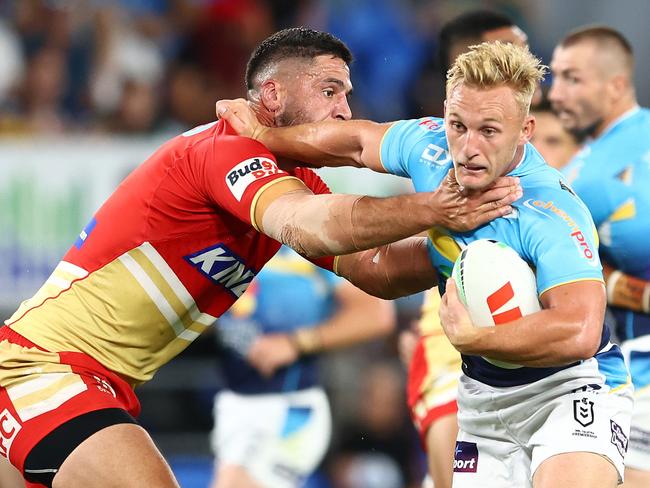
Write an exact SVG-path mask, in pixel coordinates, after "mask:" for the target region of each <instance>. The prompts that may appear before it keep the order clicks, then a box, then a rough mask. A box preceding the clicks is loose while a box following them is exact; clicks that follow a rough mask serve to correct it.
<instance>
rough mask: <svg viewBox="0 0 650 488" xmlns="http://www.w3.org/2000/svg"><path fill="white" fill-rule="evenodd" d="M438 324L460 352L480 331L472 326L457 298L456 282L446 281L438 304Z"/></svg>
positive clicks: (471, 342) (473, 340)
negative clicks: (444, 289) (445, 286)
mask: <svg viewBox="0 0 650 488" xmlns="http://www.w3.org/2000/svg"><path fill="white" fill-rule="evenodd" d="M439 314H440V323H441V324H442V328H443V329H444V331H445V334H447V337H448V338H449V342H451V344H452V345H453V346H454V347H455V348H456V349H457V350H458V351H460V352H464V351H465V350H466V347H467V346H468V345H471V344H473V343H474V342H475V341H476V339H478V337H479V334H480V332H481V329H480V328H479V327H476V326H475V325H474V324H472V320H471V319H470V318H469V313H467V309H465V306H464V305H463V304H462V303H461V301H460V299H459V298H458V290H457V289H456V282H455V281H454V280H453V279H451V278H450V279H448V280H447V288H446V291H445V294H444V295H443V296H442V302H441V304H440V310H439Z"/></svg>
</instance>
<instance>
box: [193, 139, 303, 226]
mask: <svg viewBox="0 0 650 488" xmlns="http://www.w3.org/2000/svg"><path fill="white" fill-rule="evenodd" d="M195 159H196V161H195V162H196V164H198V165H199V166H200V171H199V175H200V178H199V185H201V186H202V190H203V191H204V192H205V193H206V195H207V198H208V200H210V201H211V202H212V203H213V204H215V205H217V206H219V207H221V208H223V209H225V210H226V211H228V212H230V213H231V214H232V215H235V216H236V217H237V218H239V219H240V220H242V221H244V222H247V223H251V222H252V216H251V212H252V210H253V208H254V207H253V206H254V202H255V200H256V198H257V196H258V195H259V194H260V193H261V192H262V190H264V189H266V187H268V186H269V185H272V184H274V183H277V182H278V181H281V180H284V179H287V178H294V176H292V175H290V174H289V173H287V172H286V171H283V170H281V169H280V168H279V167H278V164H277V162H276V160H275V156H273V154H271V152H270V151H269V150H268V149H267V148H266V147H265V146H264V145H263V144H261V143H259V142H257V141H255V140H253V139H248V138H245V137H239V136H223V135H222V136H216V137H214V138H212V139H207V140H205V141H204V142H203V143H202V144H201V147H200V148H197V151H196V154H195Z"/></svg>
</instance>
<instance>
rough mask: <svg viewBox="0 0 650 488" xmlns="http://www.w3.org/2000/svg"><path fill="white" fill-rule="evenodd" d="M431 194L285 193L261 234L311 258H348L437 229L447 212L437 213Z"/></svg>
mask: <svg viewBox="0 0 650 488" xmlns="http://www.w3.org/2000/svg"><path fill="white" fill-rule="evenodd" d="M431 195H432V194H430V193H416V194H411V195H400V196H397V197H390V198H372V197H360V196H353V195H305V194H300V193H294V194H285V195H282V196H281V197H280V198H278V199H276V200H274V201H273V202H272V203H271V204H270V205H269V206H268V209H266V210H265V211H264V214H263V217H262V221H261V224H262V225H261V230H262V231H263V232H264V233H266V234H267V235H269V236H271V237H273V238H274V239H276V240H279V241H280V242H282V243H284V244H287V245H288V246H290V247H292V248H293V249H295V250H296V251H298V252H299V253H301V254H303V255H305V256H308V257H311V258H315V257H321V256H327V255H341V254H349V253H353V252H357V251H361V250H365V249H369V248H373V247H378V246H382V245H384V244H387V243H389V242H394V241H398V240H400V239H404V238H406V237H409V236H412V235H414V234H418V233H419V232H421V231H423V230H426V229H428V228H429V227H431V226H432V225H436V223H437V221H438V215H440V214H442V211H441V210H436V205H435V204H434V202H433V199H432V198H431ZM396 209H404V211H403V212H398V211H396Z"/></svg>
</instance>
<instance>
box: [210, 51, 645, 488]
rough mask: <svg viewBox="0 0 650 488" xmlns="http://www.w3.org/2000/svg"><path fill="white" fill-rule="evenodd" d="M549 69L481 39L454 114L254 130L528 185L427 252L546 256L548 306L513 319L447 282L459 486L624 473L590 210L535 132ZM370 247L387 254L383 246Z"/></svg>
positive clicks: (286, 147) (433, 172) (271, 138)
mask: <svg viewBox="0 0 650 488" xmlns="http://www.w3.org/2000/svg"><path fill="white" fill-rule="evenodd" d="M543 71H544V70H543V68H542V67H541V66H540V65H539V61H538V60H537V59H535V58H534V57H533V56H532V55H531V54H530V53H529V52H528V51H527V50H526V49H523V48H520V47H517V46H514V45H511V44H503V43H499V42H496V43H484V44H481V45H479V46H475V47H474V48H472V50H471V51H470V52H468V53H466V54H463V55H461V56H460V57H459V58H458V59H457V60H456V62H455V63H454V66H453V67H452V69H451V72H450V76H449V77H448V81H447V101H446V105H445V119H444V120H443V119H436V118H424V119H419V120H410V121H400V122H396V123H393V124H375V123H373V122H369V121H346V122H341V123H319V124H308V125H305V126H297V127H294V128H289V129H284V128H283V129H267V130H265V131H262V132H261V133H260V132H259V131H258V132H257V135H258V137H260V138H261V140H263V141H264V142H265V143H266V144H268V146H269V147H270V148H272V150H274V151H276V152H278V153H280V154H282V155H284V156H286V157H289V158H294V159H301V158H305V159H306V160H313V161H324V162H326V164H328V165H340V164H352V165H356V166H367V167H371V168H373V169H376V170H379V171H387V172H391V173H394V174H397V175H402V176H409V177H410V178H411V179H412V180H413V184H414V186H415V188H416V190H417V191H425V190H427V189H429V190H430V189H431V188H435V187H436V186H437V185H439V184H440V183H441V182H442V181H443V180H444V179H445V178H446V177H447V174H448V171H450V170H452V168H453V171H454V172H455V174H456V178H457V179H458V181H459V183H460V184H461V186H462V187H463V188H465V189H466V191H477V190H480V189H482V188H484V187H486V186H487V185H489V184H490V182H491V181H493V180H494V179H495V178H497V177H499V176H501V175H505V174H509V175H511V176H518V177H519V178H520V180H521V183H522V187H523V188H524V196H523V198H522V199H521V201H520V202H515V204H514V206H515V210H514V212H513V213H512V214H510V215H508V216H506V217H503V218H499V219H497V220H495V221H493V222H491V223H489V224H486V225H485V226H482V227H480V228H478V229H477V230H475V231H471V232H466V233H455V232H447V231H446V230H444V229H439V228H436V229H432V230H431V231H430V244H429V246H428V252H429V256H430V258H431V262H432V264H433V266H434V268H435V269H436V270H437V272H438V274H439V275H440V276H441V277H446V276H448V275H449V272H450V270H451V265H452V264H453V262H454V260H455V258H456V256H457V255H458V254H459V252H460V249H461V247H462V246H464V245H466V244H467V243H469V242H471V241H473V240H476V239H480V238H493V239H498V240H501V241H503V242H505V243H506V244H508V245H509V246H511V247H512V248H514V249H515V250H516V251H517V252H518V253H519V254H520V255H521V256H522V257H523V258H524V259H525V260H527V261H528V262H529V263H530V264H531V265H532V266H534V267H535V268H536V276H537V287H538V293H539V295H540V301H541V303H542V305H543V310H542V311H540V312H537V313H535V314H531V315H528V316H526V317H522V318H520V319H517V320H515V321H512V322H509V323H508V324H504V325H500V326H499V327H490V328H477V327H475V326H474V325H473V324H472V323H471V321H470V319H469V316H468V314H467V312H466V310H465V309H464V307H463V306H462V305H461V304H460V302H459V300H458V295H457V293H456V290H455V287H454V286H453V283H452V284H451V285H448V289H447V293H446V295H445V297H444V298H443V305H442V308H441V319H442V324H443V327H444V328H445V332H446V334H447V336H448V337H449V338H450V340H451V342H452V344H453V345H454V346H455V347H456V349H458V350H459V351H460V352H461V353H462V354H463V372H464V374H463V376H462V378H461V383H460V391H459V400H458V403H459V417H458V418H459V424H460V433H459V441H458V443H457V446H456V457H455V461H454V486H460V487H464V486H480V487H504V486H512V487H522V486H535V487H536V488H546V487H555V486H577V487H585V488H586V487H613V486H616V484H617V483H618V482H619V480H620V479H621V478H622V476H623V459H624V455H625V449H626V447H627V433H628V431H629V421H630V414H631V409H632V399H631V391H630V390H631V385H630V384H629V380H628V372H627V369H626V367H625V364H624V361H623V357H622V354H621V352H620V350H619V348H618V347H617V346H615V345H613V344H611V343H610V342H609V340H608V339H609V330H608V329H607V327H604V326H603V319H604V311H605V302H606V297H605V290H604V286H603V282H602V274H601V267H600V262H599V259H598V254H597V242H596V236H595V229H594V226H593V222H592V220H591V218H590V216H589V213H588V211H587V210H586V208H585V207H584V205H583V204H582V202H580V200H579V199H578V198H577V197H576V196H575V195H574V194H573V192H572V191H571V190H570V188H569V187H568V186H566V185H565V184H564V183H563V182H562V180H561V178H560V174H559V173H558V172H557V171H555V170H553V169H552V168H550V167H549V166H548V165H546V163H545V162H544V161H543V159H542V158H541V156H539V153H537V151H536V150H535V149H534V147H533V146H532V145H530V144H528V141H529V140H530V137H531V135H532V132H533V130H534V125H535V122H534V118H533V117H531V116H529V114H528V110H529V106H530V101H531V98H532V95H533V92H534V90H535V87H536V84H537V83H538V81H539V80H540V79H541V77H542V74H543ZM222 105H223V104H222ZM222 105H218V109H222V108H223V107H222ZM228 106H229V110H228V112H230V113H229V115H228V117H229V120H230V121H231V122H232V123H233V124H234V125H235V128H236V129H238V130H241V131H244V133H252V131H253V130H255V127H254V125H255V122H254V117H251V114H250V112H248V111H247V110H246V109H245V107H244V106H242V105H241V104H237V103H234V104H233V103H231V104H230V105H228ZM367 256H368V253H360V254H356V255H347V256H342V257H341V258H340V259H339V262H340V263H346V267H347V268H348V270H350V271H348V272H349V273H351V274H352V275H356V274H357V273H359V274H360V273H363V272H365V271H364V270H365V268H355V267H354V266H350V264H349V263H355V262H363V261H364V260H365V259H367ZM372 256H373V257H374V258H375V259H377V258H378V259H380V260H381V254H379V255H377V254H376V253H372ZM488 279H489V278H488ZM486 358H489V359H486ZM495 361H496V362H497V364H495ZM498 361H501V362H508V363H512V364H511V365H510V367H505V365H503V363H501V364H500V365H499V363H498ZM514 364H516V365H518V366H520V367H513V365H514ZM531 412H534V414H533V415H531Z"/></svg>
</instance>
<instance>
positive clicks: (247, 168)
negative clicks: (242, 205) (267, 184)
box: [226, 158, 283, 201]
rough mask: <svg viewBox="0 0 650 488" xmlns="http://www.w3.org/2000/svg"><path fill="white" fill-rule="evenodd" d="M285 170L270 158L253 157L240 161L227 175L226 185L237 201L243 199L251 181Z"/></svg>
mask: <svg viewBox="0 0 650 488" xmlns="http://www.w3.org/2000/svg"><path fill="white" fill-rule="evenodd" d="M278 173H283V171H282V170H281V169H280V168H278V166H277V164H275V162H274V161H273V160H271V159H268V158H251V159H247V160H245V161H242V162H241V163H238V164H237V166H235V167H234V168H233V169H232V170H231V171H230V172H229V173H228V174H227V175H226V186H227V187H228V189H229V190H230V192H231V193H232V194H233V195H234V197H235V198H236V199H237V201H241V199H242V196H243V195H244V192H245V191H246V188H248V187H249V186H250V184H251V183H253V182H255V181H257V180H259V179H261V178H266V177H268V176H273V175H276V174H278Z"/></svg>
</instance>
